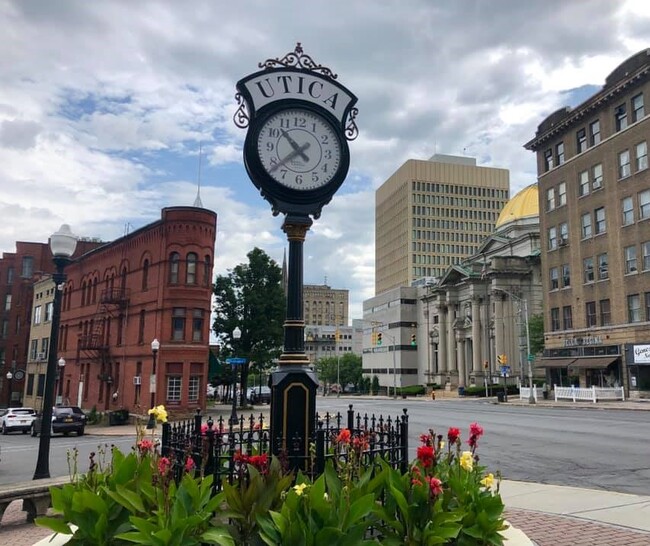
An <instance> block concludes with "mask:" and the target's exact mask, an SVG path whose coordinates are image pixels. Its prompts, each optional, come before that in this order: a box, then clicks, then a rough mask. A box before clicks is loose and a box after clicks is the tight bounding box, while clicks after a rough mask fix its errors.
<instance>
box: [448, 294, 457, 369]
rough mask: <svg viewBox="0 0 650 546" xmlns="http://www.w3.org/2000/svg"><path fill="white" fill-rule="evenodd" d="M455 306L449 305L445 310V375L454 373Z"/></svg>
mask: <svg viewBox="0 0 650 546" xmlns="http://www.w3.org/2000/svg"><path fill="white" fill-rule="evenodd" d="M454 322H456V306H455V305H453V304H451V305H449V306H448V308H447V373H450V372H455V371H456V334H455V332H454Z"/></svg>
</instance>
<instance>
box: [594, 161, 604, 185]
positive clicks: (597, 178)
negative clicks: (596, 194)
mask: <svg viewBox="0 0 650 546" xmlns="http://www.w3.org/2000/svg"><path fill="white" fill-rule="evenodd" d="M591 177H592V180H591V187H592V188H593V189H594V190H598V189H600V188H602V187H603V165H602V163H598V165H594V166H593V167H592V168H591Z"/></svg>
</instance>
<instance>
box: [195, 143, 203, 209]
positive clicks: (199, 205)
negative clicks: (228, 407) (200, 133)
mask: <svg viewBox="0 0 650 546" xmlns="http://www.w3.org/2000/svg"><path fill="white" fill-rule="evenodd" d="M202 150H203V143H202V142H201V141H199V177H198V180H197V183H196V199H194V206H195V207H197V208H200V209H202V208H203V202H202V201H201V156H202Z"/></svg>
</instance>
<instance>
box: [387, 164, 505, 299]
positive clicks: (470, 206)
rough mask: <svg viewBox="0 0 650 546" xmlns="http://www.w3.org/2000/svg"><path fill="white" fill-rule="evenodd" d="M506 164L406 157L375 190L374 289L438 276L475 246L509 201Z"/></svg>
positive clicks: (487, 232)
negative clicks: (495, 165) (488, 164)
mask: <svg viewBox="0 0 650 546" xmlns="http://www.w3.org/2000/svg"><path fill="white" fill-rule="evenodd" d="M509 187H510V181H509V172H508V170H507V169H496V168H491V167H478V166H477V165H476V159H475V158H471V157H457V156H449V155H441V154H436V155H434V156H433V157H432V158H431V159H429V160H428V161H423V160H416V159H409V160H408V161H406V163H404V164H403V165H402V166H401V167H400V168H399V169H397V171H395V173H393V175H392V176H391V177H390V178H389V179H388V180H386V182H384V183H383V184H382V186H381V187H380V188H379V189H378V190H377V192H376V195H375V294H376V295H379V294H381V293H383V292H385V291H387V290H390V289H393V288H398V287H400V286H410V285H411V284H412V283H413V281H416V280H418V279H422V278H424V277H440V276H441V275H442V274H443V273H444V272H445V271H446V270H447V268H448V267H449V266H450V265H454V264H457V263H459V262H460V261H462V260H463V259H465V258H467V257H469V256H471V255H472V254H474V253H475V252H476V250H477V249H478V247H479V245H480V244H481V242H482V241H483V239H485V237H487V236H488V235H490V234H491V233H492V231H493V230H494V226H495V223H496V221H497V218H498V217H499V213H500V212H501V209H502V208H503V206H504V205H505V204H506V202H507V201H508V196H509Z"/></svg>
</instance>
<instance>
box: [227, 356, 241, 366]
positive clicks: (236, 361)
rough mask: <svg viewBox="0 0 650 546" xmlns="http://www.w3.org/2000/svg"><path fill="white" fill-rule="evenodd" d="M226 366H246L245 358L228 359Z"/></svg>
mask: <svg viewBox="0 0 650 546" xmlns="http://www.w3.org/2000/svg"><path fill="white" fill-rule="evenodd" d="M226 364H230V365H231V366H238V365H240V364H246V359H245V358H226Z"/></svg>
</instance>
